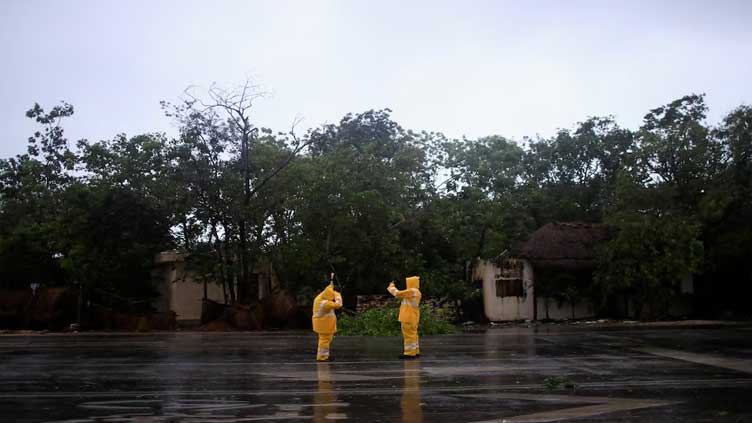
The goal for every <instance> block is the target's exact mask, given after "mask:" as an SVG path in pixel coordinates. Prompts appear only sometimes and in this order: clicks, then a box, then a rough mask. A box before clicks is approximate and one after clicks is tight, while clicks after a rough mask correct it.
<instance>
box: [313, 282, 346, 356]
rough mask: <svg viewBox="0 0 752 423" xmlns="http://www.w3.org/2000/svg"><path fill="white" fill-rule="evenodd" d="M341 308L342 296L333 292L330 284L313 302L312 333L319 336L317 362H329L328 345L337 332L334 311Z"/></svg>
mask: <svg viewBox="0 0 752 423" xmlns="http://www.w3.org/2000/svg"><path fill="white" fill-rule="evenodd" d="M341 307H342V295H341V294H340V293H339V292H337V291H335V290H334V284H333V283H331V282H330V283H329V285H328V286H327V287H326V288H325V289H324V290H323V291H321V293H320V294H319V295H317V296H316V298H315V299H314V300H313V317H312V321H313V331H314V332H316V333H317V334H318V335H319V347H318V351H317V352H316V360H317V361H329V345H330V344H331V343H332V339H333V338H334V333H335V332H337V315H335V314H334V310H336V309H338V308H341Z"/></svg>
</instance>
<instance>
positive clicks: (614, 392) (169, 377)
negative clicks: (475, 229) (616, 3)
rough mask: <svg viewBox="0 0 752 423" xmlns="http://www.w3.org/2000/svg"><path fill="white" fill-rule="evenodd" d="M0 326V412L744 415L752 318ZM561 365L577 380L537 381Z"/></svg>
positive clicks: (487, 417)
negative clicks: (743, 322) (475, 327)
mask: <svg viewBox="0 0 752 423" xmlns="http://www.w3.org/2000/svg"><path fill="white" fill-rule="evenodd" d="M315 348H316V340H315V337H314V336H313V334H311V333H305V332H299V333H293V332H277V333H162V334H133V335H131V334H127V335H126V334H55V335H52V334H47V335H29V336H10V335H6V336H0V358H1V359H2V360H1V361H0V380H2V384H0V421H2V422H81V423H84V422H227V423H229V422H253V421H290V422H309V421H314V422H328V421H335V420H348V421H356V422H399V421H405V422H486V421H488V422H500V421H508V422H547V421H588V422H590V421H609V422H614V421H618V422H666V421H676V422H752V327H734V328H719V329H710V328H705V329H688V328H683V329H624V328H621V329H619V328H610V329H592V328H588V329H583V328H578V327H570V326H551V327H545V326H544V327H539V328H537V329H534V328H508V329H491V330H488V331H486V332H484V333H466V334H461V335H452V336H436V337H423V338H421V353H422V357H421V358H420V359H419V360H415V361H407V362H402V361H399V360H397V359H396V356H397V354H398V353H399V352H400V339H398V338H358V337H335V339H334V342H333V345H332V349H333V353H334V356H335V357H336V361H335V362H334V363H330V364H317V363H315V362H314V361H313V358H314V355H315ZM552 378H559V379H558V380H559V381H569V380H571V381H572V382H574V383H575V384H576V387H574V388H572V387H563V386H559V387H553V386H552V388H553V389H547V388H546V387H545V386H544V382H545V381H546V380H548V381H549V382H550V381H552V380H553V379H552Z"/></svg>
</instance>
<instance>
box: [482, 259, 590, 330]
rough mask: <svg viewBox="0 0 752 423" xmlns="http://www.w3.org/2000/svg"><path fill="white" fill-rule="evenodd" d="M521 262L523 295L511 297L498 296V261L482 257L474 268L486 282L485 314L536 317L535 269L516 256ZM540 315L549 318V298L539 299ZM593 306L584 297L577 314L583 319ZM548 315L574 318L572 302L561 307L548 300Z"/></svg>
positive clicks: (497, 317)
mask: <svg viewBox="0 0 752 423" xmlns="http://www.w3.org/2000/svg"><path fill="white" fill-rule="evenodd" d="M517 260H519V261H521V262H522V264H523V267H522V282H523V295H522V296H512V297H499V296H498V295H497V292H496V290H497V284H496V280H497V278H499V277H500V275H501V273H502V269H501V268H500V267H499V266H498V265H497V263H495V262H492V261H488V260H481V261H479V262H477V263H476V265H475V267H474V268H473V280H482V286H483V309H484V312H485V314H486V317H487V318H488V319H489V320H490V321H492V322H503V321H515V320H533V318H534V313H533V294H534V289H535V272H534V269H533V266H532V264H531V263H530V262H529V261H527V260H523V259H517ZM537 303H538V304H537V308H538V316H537V318H538V319H539V320H540V319H545V318H546V300H545V298H540V297H539V298H538V299H537ZM594 314H595V313H594V311H593V306H592V304H590V303H589V302H587V301H582V302H580V303H578V304H577V305H575V308H574V318H576V319H582V318H586V317H592V316H593V315H594ZM548 318H550V319H553V320H566V319H571V318H572V306H571V305H570V304H568V303H564V304H562V305H561V307H559V305H558V303H557V302H556V301H555V300H553V299H550V300H548Z"/></svg>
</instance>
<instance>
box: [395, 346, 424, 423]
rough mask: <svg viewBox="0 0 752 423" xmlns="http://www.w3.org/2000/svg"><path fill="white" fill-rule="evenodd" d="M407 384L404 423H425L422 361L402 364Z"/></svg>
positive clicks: (402, 402) (403, 414)
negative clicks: (421, 392)
mask: <svg viewBox="0 0 752 423" xmlns="http://www.w3.org/2000/svg"><path fill="white" fill-rule="evenodd" d="M402 364H403V369H404V376H405V379H404V380H405V384H404V386H403V388H402V400H401V401H400V406H401V407H402V422H403V423H423V410H421V406H420V361H412V360H409V361H405V362H403V363H402Z"/></svg>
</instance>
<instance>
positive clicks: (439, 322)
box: [337, 305, 454, 336]
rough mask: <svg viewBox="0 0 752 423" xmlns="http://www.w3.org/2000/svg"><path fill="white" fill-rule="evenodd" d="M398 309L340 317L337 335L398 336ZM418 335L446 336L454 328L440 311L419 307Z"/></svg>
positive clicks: (382, 308)
mask: <svg viewBox="0 0 752 423" xmlns="http://www.w3.org/2000/svg"><path fill="white" fill-rule="evenodd" d="M398 316H399V308H397V307H392V306H388V307H380V308H372V309H370V310H367V311H364V312H363V313H361V314H359V315H356V316H348V315H342V316H341V317H340V318H339V320H338V321H337V333H338V334H339V335H362V336H400V335H402V330H401V329H400V323H399V322H398V321H397V317H398ZM418 333H419V334H420V335H446V334H451V333H454V326H453V325H452V324H451V323H450V321H449V319H448V318H447V317H446V316H445V315H444V313H442V312H441V311H440V310H439V311H437V310H432V309H430V308H428V307H426V306H423V305H421V306H420V323H419V324H418Z"/></svg>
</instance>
